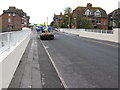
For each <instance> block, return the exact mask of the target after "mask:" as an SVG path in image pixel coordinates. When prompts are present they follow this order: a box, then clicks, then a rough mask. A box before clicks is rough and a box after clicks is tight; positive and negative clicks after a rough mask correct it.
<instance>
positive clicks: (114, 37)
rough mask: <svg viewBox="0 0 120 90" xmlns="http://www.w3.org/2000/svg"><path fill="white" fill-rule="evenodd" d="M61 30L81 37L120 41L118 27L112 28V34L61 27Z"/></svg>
mask: <svg viewBox="0 0 120 90" xmlns="http://www.w3.org/2000/svg"><path fill="white" fill-rule="evenodd" d="M62 32H67V33H72V34H77V35H79V36H81V37H87V38H93V39H98V40H107V41H111V42H117V43H120V40H119V39H118V38H119V36H120V29H118V28H116V29H114V30H113V34H105V33H96V32H86V31H80V30H70V29H69V30H66V29H63V30H62Z"/></svg>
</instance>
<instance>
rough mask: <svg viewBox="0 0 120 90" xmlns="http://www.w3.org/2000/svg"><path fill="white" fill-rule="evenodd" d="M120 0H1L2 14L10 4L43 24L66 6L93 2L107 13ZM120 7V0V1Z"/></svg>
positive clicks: (31, 21)
mask: <svg viewBox="0 0 120 90" xmlns="http://www.w3.org/2000/svg"><path fill="white" fill-rule="evenodd" d="M119 1H120V0H1V5H0V14H2V13H3V10H7V9H8V8H9V6H15V7H16V8H19V9H23V11H24V12H26V13H27V15H28V16H30V23H36V24H43V23H44V22H47V17H48V23H51V21H53V16H54V13H55V14H58V15H59V14H60V12H62V13H64V9H65V8H66V7H71V8H72V10H74V9H75V8H76V7H78V6H86V5H87V3H91V4H92V6H93V7H101V8H103V9H104V10H106V12H107V14H108V13H110V12H112V11H113V10H115V9H117V8H118V2H119ZM119 7H120V2H119Z"/></svg>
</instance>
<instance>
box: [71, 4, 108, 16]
mask: <svg viewBox="0 0 120 90" xmlns="http://www.w3.org/2000/svg"><path fill="white" fill-rule="evenodd" d="M87 9H89V10H90V11H91V13H92V15H94V12H95V11H97V10H99V11H100V12H101V17H107V13H106V11H105V10H104V9H102V8H101V7H91V8H87V7H80V6H78V7H77V8H76V9H75V10H73V13H74V12H75V11H76V10H78V11H77V12H78V13H81V15H84V14H85V11H86V10H87ZM93 17H94V16H93Z"/></svg>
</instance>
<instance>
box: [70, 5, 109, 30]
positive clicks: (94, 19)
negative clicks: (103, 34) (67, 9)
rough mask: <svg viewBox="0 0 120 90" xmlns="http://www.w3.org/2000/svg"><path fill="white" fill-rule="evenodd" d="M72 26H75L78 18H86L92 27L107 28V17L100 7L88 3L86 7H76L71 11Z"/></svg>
mask: <svg viewBox="0 0 120 90" xmlns="http://www.w3.org/2000/svg"><path fill="white" fill-rule="evenodd" d="M71 18H72V20H71V21H72V22H73V23H72V24H71V26H72V28H77V20H78V19H87V20H89V22H90V23H92V26H93V27H94V29H108V17H107V14H106V11H105V10H103V9H102V8H100V7H92V4H91V3H88V4H87V6H86V7H77V8H76V9H75V10H73V13H72V16H71Z"/></svg>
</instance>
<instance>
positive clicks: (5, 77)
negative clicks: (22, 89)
mask: <svg viewBox="0 0 120 90" xmlns="http://www.w3.org/2000/svg"><path fill="white" fill-rule="evenodd" d="M30 36H31V34H29V35H28V36H26V37H25V38H24V39H23V40H22V41H21V42H19V43H18V44H17V45H16V47H15V48H14V49H13V50H12V51H9V52H6V53H4V54H3V56H2V58H1V57H0V77H1V78H0V90H1V88H8V86H9V84H10V82H11V80H12V78H13V75H14V73H15V71H16V69H17V66H18V64H19V62H20V60H21V58H22V55H23V53H24V51H25V49H26V47H27V44H28V42H29V40H30ZM1 72H2V74H1ZM1 75H2V76H1ZM1 79H2V80H1ZM1 86H2V87H1Z"/></svg>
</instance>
